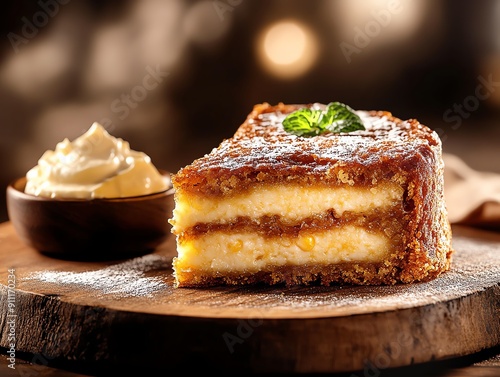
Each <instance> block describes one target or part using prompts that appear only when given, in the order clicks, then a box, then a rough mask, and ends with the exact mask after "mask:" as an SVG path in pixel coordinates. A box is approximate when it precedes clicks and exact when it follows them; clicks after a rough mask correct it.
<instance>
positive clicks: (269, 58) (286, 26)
mask: <svg viewBox="0 0 500 377" xmlns="http://www.w3.org/2000/svg"><path fill="white" fill-rule="evenodd" d="M257 48H258V53H259V58H260V61H261V64H262V66H263V67H264V69H266V70H267V71H268V72H269V73H271V74H272V75H274V76H277V77H280V78H289V79H290V78H295V77H298V76H300V75H302V74H304V73H305V72H307V71H308V70H309V69H310V68H311V67H312V65H313V64H314V62H315V61H316V58H317V43H316V39H315V37H314V35H313V34H312V32H311V31H310V30H309V28H307V27H306V26H305V25H303V24H301V23H299V22H297V21H294V20H285V21H279V22H276V23H274V24H271V25H270V26H269V27H268V28H266V29H265V30H264V32H263V33H262V34H261V36H260V38H259V39H258V47H257Z"/></svg>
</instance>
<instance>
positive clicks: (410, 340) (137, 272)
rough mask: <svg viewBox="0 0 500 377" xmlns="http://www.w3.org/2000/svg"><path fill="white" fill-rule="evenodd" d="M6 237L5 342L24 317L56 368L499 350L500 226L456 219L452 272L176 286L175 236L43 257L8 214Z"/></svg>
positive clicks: (23, 336) (402, 362)
mask: <svg viewBox="0 0 500 377" xmlns="http://www.w3.org/2000/svg"><path fill="white" fill-rule="evenodd" d="M0 244H1V250H0V266H3V270H1V271H0V283H1V284H0V297H1V305H2V308H1V317H0V346H1V347H6V348H7V347H8V344H9V343H8V335H9V331H10V327H9V322H8V321H9V319H12V318H15V335H16V352H18V353H21V352H22V353H30V354H35V355H40V357H43V358H44V359H46V360H50V361H51V362H54V363H58V362H59V363H64V364H65V365H67V364H70V365H71V364H74V365H85V366H91V367H92V368H93V369H94V370H110V369H112V370H116V368H125V369H127V370H133V369H134V368H137V369H138V370H144V368H146V367H147V368H149V369H151V370H156V371H173V370H178V371H189V370H191V369H192V370H199V368H200V366H203V367H204V368H206V369H207V370H209V369H214V370H221V371H252V372H310V373H311V372H330V373H332V372H352V373H357V374H355V375H358V376H363V375H373V374H374V371H377V370H378V371H380V370H382V369H387V368H395V367H402V366H408V365H412V364H419V363H426V362H429V361H432V360H446V359H449V358H453V357H460V356H464V355H469V354H472V353H475V352H478V351H481V350H484V349H486V348H490V347H494V346H497V345H500V318H499V312H500V287H499V283H500V235H499V234H497V233H492V232H486V231H481V230H477V229H472V228H467V227H458V226H457V227H454V228H453V246H454V248H455V250H456V252H455V254H454V256H453V261H452V269H451V271H449V272H448V273H446V274H444V275H442V276H441V277H439V278H438V279H436V280H433V281H430V282H426V283H419V284H412V285H397V286H390V287H389V286H384V287H357V286H344V287H342V286H332V287H319V286H312V287H292V288H287V287H284V286H279V287H267V286H260V285H256V286H249V287H217V288H210V289H188V288H174V287H173V278H172V270H171V259H172V257H173V256H174V255H175V243H174V239H173V238H172V237H170V238H169V239H167V241H166V242H165V243H163V244H162V245H161V246H160V247H159V248H158V249H157V250H156V251H155V252H153V253H151V254H147V255H144V256H141V257H138V258H133V259H123V260H116V261H108V262H75V261H67V260H61V259H54V258H52V257H49V256H46V255H43V254H41V253H39V252H37V251H36V250H34V249H31V248H29V247H27V246H26V245H25V244H24V243H22V241H20V240H19V238H18V237H17V235H16V233H15V231H14V230H13V228H12V226H11V224H10V223H4V224H1V225H0ZM96 248H98V246H96ZM9 270H11V271H10V272H11V275H12V274H13V275H15V284H14V285H15V290H14V291H13V292H14V295H15V301H14V303H15V305H14V307H13V308H12V307H8V305H7V304H8V302H9V301H12V299H11V300H9V290H8V275H9ZM12 287H13V285H12V284H11V288H12ZM10 294H11V298H12V295H13V293H12V291H11V292H10ZM10 309H13V310H12V311H10ZM9 314H11V315H15V317H9Z"/></svg>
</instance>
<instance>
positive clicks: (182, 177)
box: [172, 104, 453, 286]
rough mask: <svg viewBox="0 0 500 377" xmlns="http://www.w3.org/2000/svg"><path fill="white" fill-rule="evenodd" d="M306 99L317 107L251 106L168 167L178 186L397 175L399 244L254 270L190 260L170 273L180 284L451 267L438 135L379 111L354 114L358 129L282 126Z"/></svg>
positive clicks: (356, 280) (194, 190)
mask: <svg viewBox="0 0 500 377" xmlns="http://www.w3.org/2000/svg"><path fill="white" fill-rule="evenodd" d="M304 106H320V107H321V106H324V105H319V104H308V105H285V104H278V105H277V106H271V105H269V104H261V105H256V106H255V107H254V109H253V111H252V112H251V113H250V114H249V115H248V117H247V119H246V120H245V122H244V123H243V124H242V125H241V126H240V127H239V128H238V130H237V131H236V133H235V135H234V137H232V138H231V139H228V140H224V141H223V142H222V143H221V144H220V145H219V147H218V148H215V149H214V150H213V151H212V152H211V153H209V154H207V155H205V156H203V157H202V158H200V159H198V160H195V161H194V162H193V163H192V164H190V165H189V166H186V167H184V168H183V169H181V170H180V171H179V172H178V173H177V174H176V175H174V177H173V180H172V181H173V184H174V187H175V188H176V191H185V192H189V193H190V194H193V195H201V196H218V197H221V199H222V198H223V197H224V196H226V195H232V194H233V193H235V192H242V191H244V190H246V189H247V188H249V187H251V186H253V185H258V184H262V183H265V184H269V183H271V184H287V183H293V184H296V183H297V182H299V183H300V184H302V185H304V186H305V187H307V186H308V185H327V186H337V185H351V186H358V185H363V186H371V185H375V184H377V183H380V182H383V181H393V182H397V183H398V184H400V185H401V186H402V187H403V188H404V190H405V195H404V199H403V203H402V204H401V205H402V207H403V213H402V216H401V217H400V221H401V224H402V225H401V228H402V231H401V236H400V237H398V238H400V241H398V242H399V243H400V246H399V250H397V252H396V254H395V255H393V257H391V259H390V260H388V261H385V263H384V264H383V265H382V266H375V265H358V264H357V265H355V267H352V266H351V267H349V266H347V265H342V266H336V265H329V266H307V267H305V266H302V267H298V266H295V267H292V266H282V267H279V268H278V267H277V268H275V269H272V270H269V271H262V272H261V273H259V274H257V275H255V274H253V275H245V274H241V275H240V274H238V273H235V274H233V275H225V276H219V275H217V274H210V273H208V272H207V271H196V269H194V268H193V269H191V271H190V272H189V274H184V273H183V277H182V279H177V282H176V284H177V285H178V286H203V285H214V284H221V283H224V284H248V283H250V282H258V281H265V282H267V283H270V284H275V283H280V282H284V283H286V284H304V283H311V282H318V281H319V282H320V283H321V284H332V283H351V284H395V283H413V282H418V281H425V280H428V279H432V278H435V277H437V276H438V275H439V274H441V273H442V272H444V271H447V270H448V269H449V268H450V260H451V255H452V252H453V251H452V247H451V227H450V224H449V221H448V217H447V211H446V207H445V201H444V163H443V160H442V156H441V153H442V152H441V141H440V139H439V137H438V136H437V134H436V133H435V132H433V131H432V130H430V129H429V128H428V127H426V126H424V125H422V124H420V123H419V122H418V121H416V120H407V121H403V120H401V119H398V118H396V117H393V116H392V115H391V114H390V113H388V112H384V111H370V112H358V114H359V115H360V116H361V117H362V119H363V121H364V124H365V127H366V130H365V131H356V132H352V133H349V134H327V135H321V136H316V137H312V138H303V137H297V136H294V135H290V134H288V133H286V132H285V131H284V130H283V127H282V125H281V120H282V119H283V117H284V116H285V115H286V114H287V113H289V112H291V111H294V110H295V109H297V108H300V107H304ZM278 220H279V219H278ZM206 228H207V229H209V228H210V227H206ZM382 231H383V229H382ZM177 239H178V242H182V235H177ZM174 265H175V260H174Z"/></svg>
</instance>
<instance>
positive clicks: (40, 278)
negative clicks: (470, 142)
mask: <svg viewBox="0 0 500 377" xmlns="http://www.w3.org/2000/svg"><path fill="white" fill-rule="evenodd" d="M474 232H476V231H474ZM488 234H489V235H490V236H488ZM454 247H455V253H454V255H453V259H452V267H451V270H450V271H449V272H447V273H444V274H443V275H441V276H440V277H438V278H437V279H435V280H432V281H429V282H424V283H418V284H408V285H396V286H378V287H377V286H332V287H319V286H311V287H289V288H287V287H283V286H275V287H269V286H263V285H257V286H238V287H212V288H205V289H188V288H174V286H173V276H172V269H171V259H170V258H166V257H164V256H160V255H155V254H152V255H147V256H143V257H140V258H135V259H132V260H129V261H126V262H123V263H118V264H115V265H113V266H109V267H105V268H101V269H97V270H92V271H83V272H74V271H70V270H66V271H61V270H58V271H50V270H49V271H39V272H34V273H32V274H30V275H28V276H27V277H26V278H23V283H24V284H26V285H24V284H23V285H24V287H23V288H29V290H31V291H36V292H39V293H42V294H43V293H45V292H49V291H50V292H55V293H56V294H61V295H66V294H68V295H69V296H71V295H72V294H73V295H74V294H75V293H77V294H78V301H80V300H83V299H85V300H86V297H87V293H91V295H89V296H88V297H89V300H90V297H91V296H92V297H94V298H98V300H99V303H102V304H103V305H104V306H107V307H114V308H122V307H126V303H127V302H129V301H130V300H132V299H133V301H134V303H135V304H137V305H136V306H135V307H138V308H140V310H141V311H143V312H149V313H159V314H182V315H189V313H190V312H192V311H193V312H196V315H197V316H206V317H217V316H226V317H231V316H247V315H252V316H255V315H258V316H259V317H260V318H283V317H284V316H285V317H286V316H300V317H304V318H305V317H322V316H329V317H334V316H344V315H354V314H363V313H370V312H383V311H387V310H396V309H405V308H412V307H417V306H424V305H432V304H434V303H438V302H443V301H449V300H454V299H457V298H460V297H465V296H468V295H471V294H474V293H477V292H481V291H483V290H485V289H487V288H490V287H492V286H496V285H497V284H499V283H500V235H497V234H494V233H485V237H484V238H477V233H473V234H472V233H471V234H469V233H468V231H467V230H463V231H461V232H458V233H457V234H455V235H454ZM117 298H118V299H119V301H120V302H122V303H123V304H119V303H118V302H117V301H116V299H117ZM89 302H91V303H93V304H95V301H92V300H90V301H89ZM82 304H88V303H87V302H82ZM200 309H201V310H200Z"/></svg>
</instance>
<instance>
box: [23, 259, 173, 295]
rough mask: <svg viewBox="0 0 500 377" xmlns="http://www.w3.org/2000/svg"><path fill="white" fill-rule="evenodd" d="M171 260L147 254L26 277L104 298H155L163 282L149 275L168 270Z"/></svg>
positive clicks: (37, 273)
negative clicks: (106, 264)
mask: <svg viewBox="0 0 500 377" xmlns="http://www.w3.org/2000/svg"><path fill="white" fill-rule="evenodd" d="M168 263H169V260H168V259H166V258H165V257H162V256H159V255H154V254H151V255H146V256H142V257H140V258H134V259H131V260H129V261H126V262H123V263H118V264H115V265H112V266H109V267H106V268H103V269H100V270H95V271H83V272H73V271H40V272H35V273H33V274H31V275H29V276H27V277H26V278H25V280H27V281H29V280H32V281H38V282H41V283H52V284H58V285H63V286H72V287H81V288H86V289H92V290H93V291H95V292H98V293H99V294H100V295H111V294H112V295H118V296H120V297H130V296H135V297H151V296H152V295H153V293H154V292H157V291H159V290H162V289H164V288H165V285H166V284H165V282H164V280H163V279H161V278H159V277H157V276H147V274H148V273H149V272H151V271H155V270H158V269H165V268H166V267H168Z"/></svg>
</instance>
